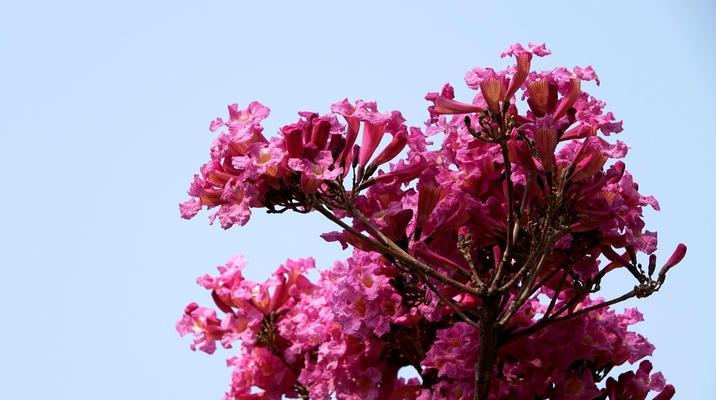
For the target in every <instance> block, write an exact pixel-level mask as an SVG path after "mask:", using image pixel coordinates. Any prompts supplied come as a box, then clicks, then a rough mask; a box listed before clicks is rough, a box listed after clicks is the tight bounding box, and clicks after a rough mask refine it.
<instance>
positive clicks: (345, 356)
mask: <svg viewBox="0 0 716 400" xmlns="http://www.w3.org/2000/svg"><path fill="white" fill-rule="evenodd" d="M549 54H550V51H549V50H548V49H547V48H546V46H545V45H544V44H532V43H530V44H529V45H528V46H527V47H526V48H525V47H523V46H521V45H519V44H516V45H513V46H511V47H510V48H509V49H507V51H505V52H504V53H503V54H502V56H503V57H513V58H514V59H515V64H514V65H510V66H509V67H507V68H506V69H504V70H495V69H492V68H474V69H472V70H470V71H469V72H468V73H467V74H466V75H465V82H466V84H467V86H468V87H469V88H471V89H473V90H475V91H476V94H475V96H474V98H473V99H472V100H471V101H465V102H463V101H460V100H457V99H455V93H454V90H453V87H452V86H451V85H450V84H445V85H444V86H443V87H442V89H441V90H440V91H439V92H431V93H428V94H427V95H426V97H425V98H426V100H428V101H429V102H430V104H431V105H430V106H429V107H428V114H429V118H428V120H427V121H426V122H425V126H424V127H422V128H421V127H415V126H407V125H406V124H405V122H406V121H405V119H404V118H403V117H402V115H401V113H400V112H398V111H392V112H380V111H379V110H378V108H377V105H376V103H374V102H366V101H361V100H358V101H356V102H354V103H352V102H350V101H348V100H347V99H345V100H342V101H339V102H337V103H334V104H333V105H331V107H330V112H329V113H327V114H324V115H321V114H319V113H313V112H301V113H299V115H300V119H299V120H298V121H297V122H295V123H292V124H289V125H285V126H283V127H282V128H281V129H280V131H279V133H278V135H277V136H274V137H270V138H267V137H266V136H264V135H263V128H262V126H261V121H262V120H263V119H265V118H266V117H267V116H268V114H269V110H268V108H266V107H264V106H263V105H261V104H259V103H257V102H254V103H251V104H249V106H248V107H247V108H246V109H243V110H241V109H239V107H238V106H237V105H232V106H230V107H229V119H228V120H227V121H224V120H222V119H217V120H216V121H214V122H212V124H211V127H210V129H211V130H212V131H220V133H219V134H218V137H217V139H216V140H215V142H214V143H213V145H212V147H211V151H210V155H211V160H210V161H209V162H208V163H206V164H204V165H203V166H202V167H201V171H200V174H198V175H196V176H195V178H194V182H193V183H192V184H191V187H190V189H189V195H190V196H191V198H190V200H188V201H187V202H185V203H182V204H181V205H180V211H181V215H182V217H184V218H192V217H194V216H195V215H196V214H197V213H198V212H199V211H200V210H201V209H202V208H207V209H211V208H218V210H217V211H216V212H215V213H214V214H212V215H211V217H210V218H211V220H212V222H213V221H214V220H215V219H216V218H218V219H219V222H220V224H221V226H222V227H223V228H230V227H231V226H233V225H236V224H239V225H244V224H245V223H246V222H247V221H248V220H249V217H250V213H251V209H252V208H264V209H266V210H267V211H268V212H271V213H280V212H284V211H287V210H291V211H297V212H301V213H306V212H311V211H317V212H320V213H321V214H322V215H324V216H325V217H326V218H328V219H329V220H330V221H332V222H334V223H335V224H336V225H337V226H338V227H339V228H340V230H339V231H335V232H328V233H325V234H324V235H322V237H323V238H324V239H325V240H327V241H331V242H333V241H335V242H339V243H340V244H341V245H342V246H343V247H344V248H345V247H348V246H351V247H352V248H353V253H352V255H351V257H350V258H348V259H347V260H346V261H345V262H337V263H335V264H333V266H332V267H331V268H329V269H326V270H323V271H321V273H320V278H319V279H317V280H316V281H315V282H311V281H310V280H309V279H308V277H307V272H308V270H310V269H312V268H314V261H313V260H312V259H301V260H298V261H290V260H289V261H287V262H286V264H284V265H282V266H280V267H279V268H278V269H277V270H276V271H275V272H274V274H273V275H272V277H271V278H269V279H268V280H266V281H265V282H263V283H257V282H251V281H248V280H246V279H244V278H243V276H242V274H241V270H242V268H244V266H245V263H244V261H243V259H241V258H234V259H232V260H229V262H228V263H227V264H226V265H225V266H222V267H220V268H219V274H218V275H217V276H209V275H207V276H204V277H202V278H200V279H199V280H198V283H199V284H200V285H201V286H203V287H205V288H206V289H207V290H210V291H211V297H212V299H213V301H214V303H215V306H216V308H206V307H201V306H199V305H197V304H196V303H191V304H190V305H189V306H187V307H186V309H185V312H184V315H183V316H182V318H181V320H180V321H179V322H178V323H177V330H178V331H179V332H180V334H182V335H186V334H191V335H193V337H194V341H193V343H192V345H191V347H192V349H199V350H202V351H204V352H207V353H213V352H214V351H215V349H216V347H217V343H218V344H220V345H221V346H222V347H224V348H230V347H231V346H232V345H233V344H235V343H236V342H237V341H238V342H240V343H241V351H240V353H239V354H238V355H237V356H235V357H233V358H231V359H230V360H229V365H230V366H231V367H233V368H234V372H233V376H232V382H231V388H230V390H229V392H228V393H227V396H226V398H227V399H278V398H281V397H282V396H287V397H290V398H303V399H307V398H312V399H330V398H334V397H335V398H339V399H396V400H397V399H416V400H418V399H419V400H427V399H468V398H479V399H481V400H484V399H488V398H490V399H503V398H509V399H534V398H543V399H555V400H556V399H585V400H587V399H611V400H616V399H624V398H633V399H645V398H646V397H647V396H649V395H650V394H652V395H653V394H654V393H656V397H655V398H657V399H661V400H665V399H669V398H671V397H672V396H673V395H674V393H675V390H674V388H673V386H671V385H668V384H666V382H665V380H664V378H663V376H662V375H661V374H660V373H651V369H652V366H651V363H650V362H649V361H646V360H644V359H645V358H646V357H648V356H650V355H651V354H652V352H653V350H654V347H653V346H652V345H651V344H650V343H649V342H648V341H647V340H646V338H644V337H643V336H641V335H639V334H638V333H635V332H633V331H632V330H630V329H631V326H632V325H633V324H635V323H637V322H639V321H642V320H643V318H642V315H641V314H640V313H639V312H638V311H637V310H636V309H626V310H625V311H624V312H623V313H621V314H619V313H616V312H615V311H613V310H612V309H610V306H611V305H613V304H616V303H618V302H620V301H623V300H626V299H630V298H642V297H647V296H649V295H651V294H653V293H654V292H656V291H658V290H659V289H660V288H661V287H662V285H663V283H664V281H665V278H666V274H667V272H668V271H669V270H670V269H671V268H672V267H674V266H675V265H676V264H678V263H679V262H680V261H681V260H682V259H683V257H684V255H685V253H686V246H684V245H679V246H678V247H677V249H676V250H675V251H674V253H673V254H672V256H671V257H670V258H669V259H668V261H667V262H666V263H664V264H663V265H662V267H661V269H660V270H659V271H658V273H657V271H656V266H657V260H656V255H655V253H654V252H655V250H656V248H657V236H656V233H655V232H651V231H648V230H646V225H645V222H644V220H643V210H644V208H645V207H652V208H653V209H655V210H658V209H659V204H658V202H657V201H656V200H655V199H654V198H653V197H652V196H645V195H643V194H641V193H639V187H638V185H637V184H636V183H635V182H634V180H633V177H632V175H631V174H630V173H629V172H628V171H627V170H626V168H625V163H624V162H623V160H622V159H623V158H624V157H625V156H626V154H627V150H628V147H627V146H626V145H625V144H624V143H623V142H621V141H619V140H607V139H609V138H608V136H610V135H611V134H616V133H619V132H621V131H622V122H621V121H618V120H616V118H615V117H614V115H613V114H612V113H611V112H608V111H605V106H606V105H605V103H604V102H603V101H601V100H599V99H597V98H595V97H593V96H592V95H590V94H589V93H587V92H586V91H584V90H583V88H582V84H583V82H588V81H594V82H595V83H596V84H597V85H598V84H599V83H600V81H599V78H598V76H597V74H596V72H595V71H594V69H593V68H592V67H590V66H587V67H574V68H572V69H571V70H570V69H566V68H562V67H559V68H554V69H551V70H547V71H541V72H537V71H533V70H532V62H533V58H534V57H544V56H546V55H549ZM386 135H390V137H386ZM431 137H436V138H440V139H441V140H442V142H441V143H440V146H433V143H431V142H430V141H429V140H433V139H431ZM381 145H382V148H381ZM396 159H397V161H396ZM640 254H643V255H644V256H645V257H647V258H648V263H644V264H642V263H640V262H639V257H640ZM614 271H619V272H617V273H622V274H623V275H625V276H631V277H633V278H634V279H635V280H636V283H635V286H634V289H633V290H631V291H629V292H627V293H625V294H624V295H623V296H620V297H617V298H615V299H611V300H607V299H603V298H601V297H599V296H597V295H595V293H596V292H598V290H599V288H600V284H601V283H602V279H603V278H604V277H605V276H606V275H607V274H611V273H613V272H614ZM217 310H218V312H217ZM638 362H640V364H638V367H637V369H636V371H635V372H626V373H623V374H621V375H619V376H617V377H610V376H609V374H610V371H611V370H612V369H613V368H614V367H617V366H621V365H624V364H626V363H629V364H636V363H638ZM403 368H412V369H414V370H415V372H416V373H417V375H418V376H419V378H412V379H406V378H405V377H404V375H403V374H402V373H401V372H400V371H401V370H402V369H403ZM488 396H489V397H488Z"/></svg>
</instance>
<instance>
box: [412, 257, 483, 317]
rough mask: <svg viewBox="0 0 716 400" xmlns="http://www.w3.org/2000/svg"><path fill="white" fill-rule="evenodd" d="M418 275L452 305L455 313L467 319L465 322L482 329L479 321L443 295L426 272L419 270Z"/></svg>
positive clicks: (445, 301) (434, 291)
mask: <svg viewBox="0 0 716 400" xmlns="http://www.w3.org/2000/svg"><path fill="white" fill-rule="evenodd" d="M418 277H419V278H420V280H422V281H423V282H425V284H426V285H427V286H428V288H429V289H430V290H432V291H433V293H435V294H436V295H438V297H439V298H440V301H442V302H443V303H445V304H446V305H447V306H448V307H450V308H451V309H452V310H453V311H454V312H455V314H457V315H458V316H460V318H462V320H463V321H465V322H467V323H468V324H470V325H472V326H473V327H474V328H477V329H480V325H478V324H477V322H475V321H474V320H473V319H472V318H470V317H468V316H467V315H466V314H465V313H464V312H463V311H462V310H460V307H458V306H457V304H455V303H453V302H452V301H451V300H450V299H448V298H447V297H445V295H443V294H442V293H441V292H440V291H439V290H438V289H437V288H436V287H435V285H433V284H432V282H430V279H428V277H426V276H425V274H423V273H422V272H419V271H418Z"/></svg>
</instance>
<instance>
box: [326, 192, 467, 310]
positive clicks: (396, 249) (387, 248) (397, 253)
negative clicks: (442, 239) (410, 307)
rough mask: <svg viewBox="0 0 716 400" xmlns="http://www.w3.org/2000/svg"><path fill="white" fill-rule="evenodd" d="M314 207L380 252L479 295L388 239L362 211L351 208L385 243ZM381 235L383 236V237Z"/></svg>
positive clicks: (447, 283)
mask: <svg viewBox="0 0 716 400" xmlns="http://www.w3.org/2000/svg"><path fill="white" fill-rule="evenodd" d="M314 208H315V209H316V211H318V212H319V213H321V214H323V215H324V216H325V217H326V218H328V219H329V220H331V221H332V222H334V223H335V224H337V225H338V226H340V227H341V228H343V229H345V230H346V231H348V232H349V233H351V234H352V235H354V236H356V237H358V238H360V239H362V240H365V241H366V242H368V243H370V244H371V245H372V246H374V247H375V248H376V249H378V250H379V251H380V252H382V253H383V254H389V255H391V256H393V257H395V258H396V259H398V260H400V261H402V262H403V263H405V264H406V265H407V266H410V267H414V268H415V269H418V270H420V271H422V272H424V273H425V274H426V275H428V276H430V277H432V278H435V279H436V280H438V281H440V282H442V283H444V284H446V285H449V286H452V287H454V288H455V289H458V290H461V291H463V292H466V293H469V294H472V295H475V296H478V295H479V292H478V291H477V289H475V288H472V287H470V286H467V285H465V284H464V283H461V282H459V281H456V280H455V279H452V278H450V277H449V276H446V275H443V274H441V273H439V272H437V271H436V270H434V269H433V268H431V267H429V266H428V265H425V264H424V263H422V262H420V261H419V260H417V259H415V258H414V257H413V256H411V255H410V254H408V253H406V252H405V251H404V250H403V249H401V248H400V246H398V245H397V244H395V243H394V242H393V241H392V240H390V239H388V238H387V237H386V236H385V235H383V234H382V232H380V231H379V230H377V228H375V227H373V226H372V224H371V223H370V221H368V220H367V219H366V218H365V217H364V216H363V215H362V214H360V212H358V211H357V210H355V209H351V210H353V212H355V213H356V214H355V215H354V216H355V217H356V218H358V219H359V220H361V218H363V220H361V222H363V224H364V225H366V227H368V228H372V230H374V232H377V235H378V234H379V235H378V237H379V238H380V240H387V242H386V243H385V244H383V243H381V242H379V241H378V240H375V239H373V238H371V237H368V236H365V235H363V234H362V233H360V232H359V231H358V230H356V229H355V228H353V227H352V226H350V225H348V224H346V223H345V222H343V221H342V220H341V219H340V218H338V217H336V216H335V215H333V213H331V212H330V211H328V210H327V209H326V208H325V207H323V206H322V205H320V204H317V205H315V207H314ZM381 237H382V238H381Z"/></svg>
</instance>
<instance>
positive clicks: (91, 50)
mask: <svg viewBox="0 0 716 400" xmlns="http://www.w3.org/2000/svg"><path fill="white" fill-rule="evenodd" d="M587 3H588V2H572V1H557V2H527V1H524V2H523V1H512V2H506V3H504V4H498V2H490V3H486V2H479V1H471V2H461V1H453V2H443V4H438V2H424V1H410V2H408V1H394V2H390V3H388V2H374V1H364V2H354V3H337V4H334V3H331V2H301V4H299V3H298V2H295V3H294V2H253V3H246V2H242V1H238V0H237V1H207V2H196V1H193V2H189V1H129V0H127V1H121V2H119V1H115V2H97V1H85V2H83V1H72V0H68V1H62V2H50V1H45V2H43V1H32V0H27V1H15V2H9V1H3V2H1V3H0V54H2V62H0V167H2V171H3V173H4V174H3V175H4V184H3V189H2V196H0V209H2V210H4V213H2V215H1V216H0V227H1V228H0V229H1V230H0V236H1V240H0V300H1V301H2V304H3V305H4V310H3V313H2V314H3V318H2V322H1V323H0V341H1V342H2V343H3V346H1V347H0V398H4V399H43V398H54V399H67V400H77V399H98V398H101V399H107V400H112V399H127V398H136V399H145V398H146V399H150V398H151V399H172V400H179V399H196V398H208V399H212V398H217V399H218V398H220V397H221V395H222V393H223V391H224V389H225V387H226V385H227V383H228V379H229V371H228V370H227V369H226V368H225V364H224V362H223V358H225V357H228V355H229V353H222V352H219V353H218V354H217V355H216V356H213V357H209V356H206V355H204V354H200V353H192V352H191V351H189V349H188V343H187V341H186V340H180V339H179V338H178V336H177V335H176V333H175V332H174V328H173V325H174V322H175V321H176V319H177V318H178V317H179V315H180V313H181V311H182V309H183V307H184V305H185V304H186V303H187V302H189V301H191V300H200V301H203V302H208V296H207V293H205V292H204V291H203V290H200V289H199V288H198V287H197V286H196V285H195V284H194V280H195V278H196V277H197V276H198V275H201V274H204V273H206V272H210V271H212V270H213V268H214V266H216V265H219V264H221V263H223V262H224V261H225V260H226V259H228V258H229V257H230V256H232V255H234V254H244V255H245V257H246V258H247V259H248V260H249V262H250V263H251V265H250V268H249V272H248V275H249V276H250V277H252V278H254V279H261V278H263V277H265V276H267V274H268V273H269V272H270V271H272V270H273V269H274V268H275V267H276V266H278V265H279V264H280V263H281V262H282V261H284V260H285V259H286V258H288V257H301V256H309V255H313V256H315V257H316V258H317V259H318V263H319V265H321V266H327V265H329V264H330V263H331V262H332V261H334V260H336V259H339V258H341V257H343V254H342V253H341V252H340V251H339V249H338V248H336V247H335V246H333V245H330V244H326V243H324V242H322V241H321V240H320V239H319V238H318V234H319V233H321V232H323V231H326V230H328V229H329V228H330V227H329V225H328V224H327V223H326V222H324V221H322V220H321V219H320V218H318V216H314V215H309V216H297V215H284V216H282V217H276V216H267V215H265V214H263V213H262V212H257V213H256V214H255V217H254V219H253V220H252V223H251V224H250V225H249V226H247V227H245V228H242V229H233V230H231V231H228V232H225V231H222V230H221V229H219V228H217V227H209V226H208V225H207V223H206V220H205V218H204V216H199V217H198V218H196V219H195V220H192V221H183V220H180V219H179V218H178V212H177V206H176V205H177V203H178V202H179V201H182V200H183V199H184V197H185V194H184V193H185V190H186V187H187V185H188V182H189V180H190V178H191V176H192V174H193V173H194V172H195V170H196V169H197V168H198V167H199V165H200V164H201V162H203V160H205V159H206V157H207V149H208V145H209V144H210V142H211V140H212V136H211V134H210V133H209V132H208V130H207V127H208V123H209V121H210V120H211V119H212V118H214V117H216V116H224V114H225V110H226V109H225V107H226V105H227V104H228V103H233V102H239V103H241V104H246V103H248V102H249V101H251V100H254V99H257V100H260V101H262V102H264V103H265V104H267V105H268V106H269V107H271V109H272V116H271V118H270V119H269V121H268V122H267V124H266V126H267V131H268V132H274V131H275V130H276V128H277V127H279V126H280V125H282V124H283V123H286V122H289V121H292V120H295V112H296V111H297V110H315V111H321V112H324V111H327V110H328V105H329V104H330V103H332V102H333V101H336V100H339V99H341V98H343V97H346V96H347V97H349V98H352V99H354V98H365V99H375V100H378V101H379V104H380V105H381V107H382V108H383V109H396V108H399V109H401V110H403V111H404V114H405V115H406V117H408V119H409V121H410V122H411V123H413V124H415V125H419V124H420V123H421V122H422V121H424V120H425V117H426V114H425V107H426V104H425V102H424V100H423V95H424V94H425V92H427V91H431V90H436V89H438V88H439V87H440V86H441V85H442V84H443V83H444V82H446V81H450V82H452V83H454V84H456V86H458V87H460V86H462V76H463V74H464V73H465V71H467V70H468V69H469V68H471V67H473V66H477V65H480V66H489V65H497V66H502V65H505V61H503V60H500V59H499V58H498V55H499V53H500V52H501V51H502V50H503V49H504V48H505V47H507V46H508V45H509V44H511V43H513V42H516V41H522V42H527V41H530V40H531V41H539V42H541V41H546V42H547V43H548V46H549V47H550V48H551V49H552V50H553V52H554V55H553V56H551V57H548V58H546V59H543V60H539V61H537V62H535V64H536V68H551V67H553V66H558V65H568V66H573V65H585V64H592V65H593V66H594V68H595V69H596V70H597V72H598V73H599V76H600V78H601V80H602V86H601V87H599V88H594V87H592V86H589V85H587V86H586V87H587V89H588V90H591V91H592V92H593V93H594V94H595V95H597V96H599V97H601V98H603V99H605V100H606V101H607V103H608V104H609V109H610V110H613V111H614V112H615V114H616V115H617V117H618V118H623V119H624V127H625V131H624V132H623V133H622V134H621V136H620V139H622V140H624V141H626V142H627V143H628V144H629V145H630V146H631V147H633V149H632V150H631V152H630V154H629V156H628V158H627V165H628V166H629V168H630V169H631V171H632V172H633V173H634V175H635V177H636V179H637V181H638V182H639V183H640V185H641V190H642V192H644V193H649V194H654V195H655V196H656V197H657V198H658V199H659V200H660V202H661V206H662V212H660V213H649V215H648V226H649V228H650V229H655V230H658V231H659V239H660V244H661V246H660V247H661V253H660V254H662V257H663V258H666V257H668V255H669V254H670V252H671V250H672V249H673V248H674V247H675V245H676V243H678V242H679V241H683V242H686V243H687V244H688V245H689V254H688V255H687V258H686V260H685V261H684V263H683V264H681V265H679V267H678V269H675V270H673V271H672V273H671V274H670V279H669V281H668V282H667V285H666V286H665V287H664V288H663V290H662V291H661V292H660V293H659V294H658V295H656V296H654V297H651V298H649V299H647V300H646V301H642V302H639V303H638V304H639V306H640V307H641V309H642V311H643V312H644V313H645V315H646V319H647V320H646V322H644V323H642V324H640V325H639V326H638V327H637V329H638V330H639V332H641V333H643V334H645V335H646V336H647V337H649V339H650V340H651V341H652V342H653V343H654V344H655V345H656V346H657V350H656V352H655V354H654V357H653V361H654V364H655V366H656V368H657V369H659V370H661V371H663V372H664V374H665V375H666V377H667V379H668V380H669V381H670V382H672V383H674V384H675V385H676V386H677V390H678V394H677V398H681V399H705V398H713V397H714V395H716V383H714V382H715V381H714V380H713V377H712V371H713V364H714V362H716V343H715V342H714V333H713V332H714V328H715V322H714V318H713V313H712V310H713V308H714V305H716V302H715V301H714V297H713V292H714V289H713V282H714V280H716V272H715V268H714V262H713V259H714V257H713V251H714V235H713V231H712V227H713V226H714V225H715V224H716V215H715V214H714V211H713V206H714V204H715V202H714V200H713V199H714V195H716V190H714V178H713V172H714V167H713V164H712V162H713V160H714V155H713V154H714V147H715V145H716V140H714V123H713V121H712V120H711V118H712V116H713V115H714V111H713V110H714V109H716V102H715V101H714V99H713V92H714V89H716V78H715V74H714V72H716V53H715V52H714V50H713V49H714V43H713V42H714V37H716V36H715V35H714V33H715V32H714V28H713V27H712V21H713V19H714V18H715V17H716V7H715V6H714V5H713V3H712V2H707V1H701V2H699V1H681V2H659V1H630V2H622V1H602V2H599V3H594V5H592V4H587ZM589 3H592V2H589ZM597 4H598V5H597ZM458 93H459V94H461V95H463V96H465V95H467V90H465V89H460V90H459V91H458ZM464 98H467V97H464ZM620 284H623V285H628V283H626V282H614V285H615V286H617V287H619V285H620ZM636 304H637V303H636V302H632V303H630V304H629V305H636Z"/></svg>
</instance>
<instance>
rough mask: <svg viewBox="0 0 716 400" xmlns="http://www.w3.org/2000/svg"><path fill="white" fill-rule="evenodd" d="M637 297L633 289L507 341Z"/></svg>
mask: <svg viewBox="0 0 716 400" xmlns="http://www.w3.org/2000/svg"><path fill="white" fill-rule="evenodd" d="M636 296H637V289H636V288H634V289H632V290H631V291H629V292H627V293H624V294H623V295H621V296H619V297H615V298H613V299H611V300H609V301H604V302H601V303H599V304H595V305H593V306H590V307H587V308H583V309H581V310H579V311H575V312H573V313H571V314H567V315H565V316H563V317H557V318H550V319H547V320H541V321H540V322H537V323H536V324H533V325H532V326H530V327H529V328H526V329H524V330H521V331H518V332H515V333H513V334H512V335H510V336H509V338H507V341H508V342H511V341H513V340H515V339H517V338H519V337H522V336H525V335H530V334H532V333H535V332H537V331H540V330H542V329H544V328H546V327H548V326H550V325H553V324H556V323H559V322H564V321H569V320H572V319H575V318H577V317H580V316H582V315H585V314H588V313H590V312H592V311H596V310H599V309H601V308H604V307H609V306H611V305H614V304H617V303H621V302H622V301H625V300H628V299H631V298H632V297H636ZM556 315H559V314H555V316H556Z"/></svg>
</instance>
